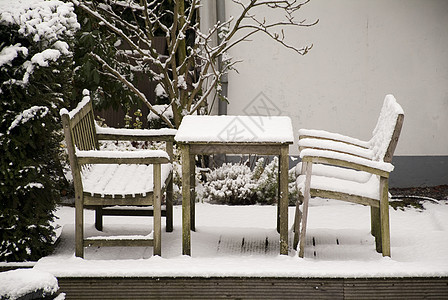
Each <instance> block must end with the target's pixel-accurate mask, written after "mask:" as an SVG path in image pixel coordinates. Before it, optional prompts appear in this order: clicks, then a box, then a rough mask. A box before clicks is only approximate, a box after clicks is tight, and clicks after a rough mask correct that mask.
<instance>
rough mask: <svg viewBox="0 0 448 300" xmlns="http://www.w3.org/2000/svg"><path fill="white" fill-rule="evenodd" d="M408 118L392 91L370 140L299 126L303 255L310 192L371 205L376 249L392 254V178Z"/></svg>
mask: <svg viewBox="0 0 448 300" xmlns="http://www.w3.org/2000/svg"><path fill="white" fill-rule="evenodd" d="M403 120H404V113H403V109H402V108H401V106H400V105H399V104H398V103H397V102H396V100H395V98H394V97H393V96H392V95H387V96H386V98H385V100H384V104H383V107H382V109H381V112H380V116H379V118H378V122H377V124H376V127H375V129H374V130H373V135H372V138H371V139H370V140H369V141H361V140H359V139H356V138H352V137H348V136H344V135H341V134H337V133H331V132H327V131H322V130H307V129H301V130H299V150H300V157H301V159H302V162H301V163H300V164H298V166H297V170H298V171H299V172H300V173H299V176H298V179H297V187H298V190H299V194H300V199H299V201H298V202H297V205H296V214H295V221H294V244H293V245H294V249H297V244H298V242H299V241H300V246H299V256H300V257H303V256H304V249H305V236H306V222H307V216H308V202H309V199H310V197H321V198H328V199H336V200H342V201H348V202H353V203H357V204H363V205H368V206H370V207H371V230H372V231H371V233H372V235H373V236H374V237H375V242H376V250H377V252H382V254H383V256H390V232H389V193H388V178H389V173H390V172H391V171H392V170H393V168H394V167H393V165H392V164H391V162H392V156H393V153H394V151H395V147H396V145H397V142H398V137H399V135H400V132H401V127H402V125H403ZM301 202H303V208H302V210H303V211H302V212H301V211H300V210H299V205H300V203H301ZM299 232H300V238H299Z"/></svg>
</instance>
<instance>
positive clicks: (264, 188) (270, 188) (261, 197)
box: [253, 156, 298, 205]
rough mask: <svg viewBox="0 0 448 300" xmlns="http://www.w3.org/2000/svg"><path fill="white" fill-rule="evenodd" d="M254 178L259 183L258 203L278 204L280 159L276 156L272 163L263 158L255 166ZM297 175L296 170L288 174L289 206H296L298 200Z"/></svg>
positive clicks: (293, 169)
mask: <svg viewBox="0 0 448 300" xmlns="http://www.w3.org/2000/svg"><path fill="white" fill-rule="evenodd" d="M253 178H254V180H255V181H256V182H257V189H256V191H257V202H258V203H260V204H274V203H277V202H278V194H277V189H278V157H277V156H274V158H273V159H272V161H271V162H269V163H267V164H266V162H265V159H264V158H263V157H261V158H259V159H258V160H257V163H256V164H255V168H254V172H253ZM296 179H297V175H296V174H295V168H292V169H291V170H289V172H288V192H289V195H288V200H289V205H294V204H295V203H296V201H297V198H298V192H297V188H296V184H295V182H296Z"/></svg>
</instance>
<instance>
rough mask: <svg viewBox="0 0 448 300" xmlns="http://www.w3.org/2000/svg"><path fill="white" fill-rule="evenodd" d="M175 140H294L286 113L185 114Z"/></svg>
mask: <svg viewBox="0 0 448 300" xmlns="http://www.w3.org/2000/svg"><path fill="white" fill-rule="evenodd" d="M174 139H175V140H176V141H177V142H183V143H188V142H190V143H286V144H292V143H293V142H294V137H293V130H292V123H291V119H290V118H289V117H285V116H272V117H268V116H198V115H195V116H185V117H184V118H183V120H182V123H181V124H180V126H179V129H178V131H177V134H176V136H175V137H174Z"/></svg>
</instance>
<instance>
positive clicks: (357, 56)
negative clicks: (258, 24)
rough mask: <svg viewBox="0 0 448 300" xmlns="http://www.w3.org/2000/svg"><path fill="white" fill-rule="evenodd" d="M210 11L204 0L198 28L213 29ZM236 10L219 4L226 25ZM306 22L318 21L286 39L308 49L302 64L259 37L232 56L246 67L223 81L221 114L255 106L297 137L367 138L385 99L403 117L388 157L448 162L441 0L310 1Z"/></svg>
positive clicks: (446, 4) (303, 14) (447, 51)
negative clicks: (303, 132)
mask: <svg viewBox="0 0 448 300" xmlns="http://www.w3.org/2000/svg"><path fill="white" fill-rule="evenodd" d="M212 2H214V1H204V4H205V6H204V8H203V10H202V12H201V17H202V19H203V28H204V26H206V23H207V22H209V23H211V22H212V21H213V18H214V14H215V11H214V9H215V7H214V5H213V3H212ZM239 9H240V8H239V7H238V6H236V5H234V4H233V2H232V1H226V15H227V17H229V16H231V15H235V14H236V12H237V11H238V10H239ZM205 14H207V17H205ZM258 14H260V15H263V16H264V17H266V18H267V19H270V18H276V17H278V16H275V15H273V14H272V13H271V12H270V11H259V12H258ZM305 18H306V19H307V20H308V21H313V20H315V19H319V20H320V21H319V23H318V24H317V25H316V26H314V27H312V28H301V29H294V30H288V31H286V35H287V38H288V41H290V42H291V43H293V44H295V45H298V46H300V45H306V44H309V43H312V44H313V45H314V47H313V49H312V50H311V51H310V52H309V53H308V54H307V55H305V56H303V57H302V56H299V55H297V54H295V53H294V52H292V51H291V50H288V49H285V48H283V47H282V46H281V45H279V44H277V43H275V42H274V41H272V40H270V39H268V38H267V37H265V36H263V35H262V34H259V35H257V36H254V37H252V38H251V39H252V41H251V42H247V43H243V44H240V45H238V46H237V47H235V48H233V49H232V50H231V51H230V55H231V56H232V57H234V59H237V60H243V61H244V62H242V63H241V64H239V65H238V66H237V68H238V71H239V74H238V73H235V72H232V73H230V75H229V101H230V104H229V106H228V114H231V115H232V114H234V115H238V114H245V112H247V111H250V110H251V109H253V106H254V105H257V104H260V103H261V102H260V98H262V99H264V100H263V101H264V102H265V103H266V102H267V101H272V103H273V104H274V106H275V109H278V113H279V114H281V115H287V116H290V117H291V118H292V120H293V127H294V129H295V130H296V131H297V130H298V129H299V128H314V129H326V130H331V131H335V132H340V133H343V134H347V135H351V136H355V137H358V138H360V139H368V138H369V137H370V136H371V131H372V129H373V127H374V126H375V123H376V119H377V117H378V114H379V110H380V108H381V105H382V102H383V99H384V96H385V95H386V94H389V93H391V94H394V95H395V97H396V98H397V100H398V102H399V103H400V104H401V105H402V106H403V109H404V111H405V123H404V128H403V131H402V136H401V138H400V141H399V144H398V147H397V150H396V154H398V155H407V156H428V155H429V156H431V155H438V156H447V155H448V1H447V0H312V1H311V2H310V3H309V4H307V5H306V6H304V7H303V8H302V10H301V11H299V12H298V13H297V19H305ZM263 101H262V102H263ZM271 111H273V110H271ZM296 138H297V133H296ZM296 148H297V147H296V146H293V147H291V153H292V154H297V149H296Z"/></svg>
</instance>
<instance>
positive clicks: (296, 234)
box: [293, 196, 303, 250]
mask: <svg viewBox="0 0 448 300" xmlns="http://www.w3.org/2000/svg"><path fill="white" fill-rule="evenodd" d="M300 198H303V197H302V196H300ZM300 198H299V200H298V201H297V203H296V213H295V217H294V225H293V232H294V242H293V249H294V250H297V245H298V244H299V234H300V222H301V221H302V212H301V211H300V202H303V200H302V201H300Z"/></svg>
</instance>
